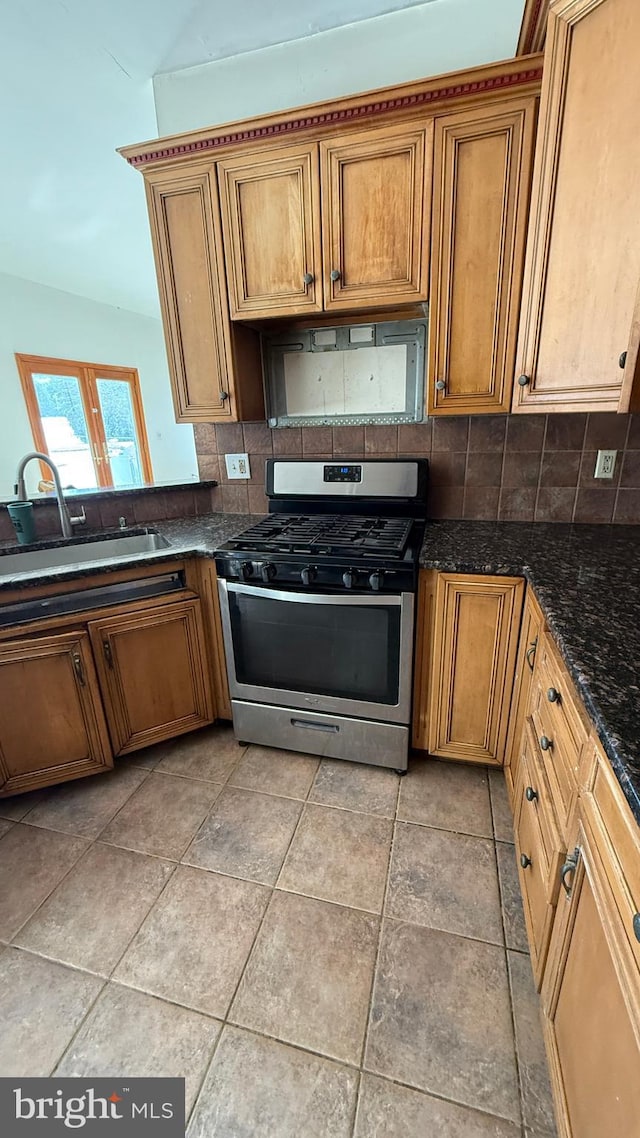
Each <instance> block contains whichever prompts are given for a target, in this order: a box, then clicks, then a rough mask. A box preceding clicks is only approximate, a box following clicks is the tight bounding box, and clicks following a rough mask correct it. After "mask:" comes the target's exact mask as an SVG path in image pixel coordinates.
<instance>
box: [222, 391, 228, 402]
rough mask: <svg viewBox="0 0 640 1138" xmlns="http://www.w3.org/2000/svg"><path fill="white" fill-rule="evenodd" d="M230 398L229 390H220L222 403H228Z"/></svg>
mask: <svg viewBox="0 0 640 1138" xmlns="http://www.w3.org/2000/svg"><path fill="white" fill-rule="evenodd" d="M228 398H229V392H228V391H221V392H220V402H221V403H226V401H227V399H228Z"/></svg>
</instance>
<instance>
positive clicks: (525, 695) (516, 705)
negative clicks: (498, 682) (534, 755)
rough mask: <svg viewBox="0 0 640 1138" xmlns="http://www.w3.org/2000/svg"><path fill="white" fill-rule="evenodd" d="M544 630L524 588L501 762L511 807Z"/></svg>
mask: <svg viewBox="0 0 640 1138" xmlns="http://www.w3.org/2000/svg"><path fill="white" fill-rule="evenodd" d="M543 628H544V618H543V616H542V612H541V611H540V607H539V605H538V602H537V601H536V599H535V596H534V595H533V592H532V590H531V588H530V587H529V588H528V589H527V595H526V598H525V603H524V612H523V614H522V628H521V630H520V641H519V643H518V656H517V659H516V674H515V679H514V682H513V695H512V697H511V707H510V709H509V731H508V734H507V746H506V751H505V759H504V767H505V770H504V773H505V776H506V782H507V790H508V791H509V797H510V799H511V805H512V806H514V795H515V787H516V783H517V781H518V765H519V762H520V755H521V748H522V746H523V741H524V726H525V716H526V714H527V708H528V706H529V697H530V693H531V683H532V680H533V671H534V668H535V662H536V655H537V649H538V643H539V639H540V634H541V632H542V629H543Z"/></svg>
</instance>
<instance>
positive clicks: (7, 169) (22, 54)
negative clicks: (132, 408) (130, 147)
mask: <svg viewBox="0 0 640 1138" xmlns="http://www.w3.org/2000/svg"><path fill="white" fill-rule="evenodd" d="M465 3H468V0H303V2H302V3H301V2H300V0H277V3H275V4H274V3H272V4H268V3H265V0H235V2H234V3H229V2H228V0H226V2H224V0H191V2H190V0H64V2H63V0H6V2H5V3H4V4H3V5H2V12H1V15H0V100H1V103H2V108H3V114H2V116H1V121H0V144H1V145H2V153H3V157H4V162H3V176H2V180H1V181H0V271H3V272H6V273H11V274H14V275H16V276H22V277H26V278H28V279H31V280H34V281H38V282H40V283H42V284H47V285H51V286H52V287H54V288H59V289H64V290H66V291H68V292H72V293H77V294H79V295H81V296H87V297H90V298H92V299H95V300H99V301H102V302H104V303H107V304H113V305H116V306H118V307H123V308H129V309H131V310H133V311H136V312H142V313H147V314H152V315H157V311H158V307H157V290H156V285H155V277H154V270H153V261H152V256H151V247H150V240H149V236H148V226H147V219H146V208H145V204H144V194H143V189H142V181H141V178H140V175H139V174H138V173H136V172H135V171H133V170H132V169H130V168H129V167H128V166H127V165H126V164H125V163H124V162H123V160H122V159H121V158H120V157H119V156H118V155H117V154H116V153H115V150H116V147H117V146H121V145H124V144H125V143H130V142H135V141H139V140H142V139H145V138H152V137H154V136H155V135H156V134H157V128H156V117H155V108H154V99H153V85H152V77H153V76H154V75H158V74H161V73H162V74H166V73H169V72H175V71H178V70H181V69H183V68H187V67H192V66H195V65H198V64H203V63H213V62H214V61H217V60H221V59H228V58H229V57H232V56H236V55H243V54H245V53H247V52H253V51H259V50H260V49H262V48H265V47H270V46H272V45H275V44H281V43H286V42H289V41H292V40H297V39H303V38H306V37H308V36H311V35H315V34H316V33H318V32H325V31H328V30H330V29H333V28H339V27H342V26H345V25H347V24H353V23H357V22H358V21H362V20H370V19H372V18H376V17H381V16H384V15H387V14H389V13H392V12H397V11H399V10H402V9H408V8H427V7H428V8H433V10H434V12H435V10H438V13H439V15H441V14H442V10H443V9H444V8H446V9H447V10H448V9H450V15H451V35H452V36H453V35H455V36H457V37H460V40H461V42H462V41H463V40H464V36H465V29H464V23H463V22H462V21H461V20H460V18H459V17H460V11H461V9H462V8H464V5H465ZM474 3H475V4H476V5H481V6H482V9H483V13H484V18H485V19H486V20H487V21H489V28H490V30H491V32H492V34H493V25H492V24H491V21H493V24H494V25H495V43H496V50H497V52H498V54H499V55H502V56H504V55H509V54H513V53H514V52H515V49H516V43H517V37H518V28H519V24H520V19H521V15H522V9H523V0H474ZM439 26H441V25H439ZM505 44H507V45H508V46H507V50H504V45H505ZM498 45H499V47H498ZM449 48H450V45H449ZM450 54H451V53H450V50H449V52H448V56H447V57H448V58H450ZM496 57H497V55H496V54H495V53H494V55H493V56H491V58H496ZM462 58H464V56H463V57H462ZM485 61H486V60H484V59H478V60H476V61H475V62H478V63H480V62H485ZM461 65H462V64H461ZM323 66H324V67H325V68H326V67H330V60H326V61H323ZM410 77H411V78H417V77H418V76H407V78H410ZM262 109H263V110H265V111H266V110H269V109H271V108H270V107H269V93H268V90H265V92H264V107H263V108H262ZM193 125H194V126H195V125H206V124H204V123H194V124H193Z"/></svg>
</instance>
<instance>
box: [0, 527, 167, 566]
mask: <svg viewBox="0 0 640 1138" xmlns="http://www.w3.org/2000/svg"><path fill="white" fill-rule="evenodd" d="M169 545H170V542H168V541H167V539H166V538H164V537H163V536H162V534H159V533H138V534H123V535H122V537H120V536H118V537H109V538H105V539H103V540H100V539H99V538H98V539H96V540H95V541H81V542H80V541H78V542H71V543H70V544H69V545H59V546H57V547H54V548H50V549H33V550H28V551H25V552H24V553H8V554H6V556H4V557H2V556H0V577H4V576H15V574H17V573H34V572H37V571H38V569H56V568H58V566H61V565H87V564H92V563H96V564H101V563H102V562H103V561H113V560H114V559H115V558H118V557H128V556H129V555H130V554H132V553H153V552H154V551H155V550H156V549H168V548H169Z"/></svg>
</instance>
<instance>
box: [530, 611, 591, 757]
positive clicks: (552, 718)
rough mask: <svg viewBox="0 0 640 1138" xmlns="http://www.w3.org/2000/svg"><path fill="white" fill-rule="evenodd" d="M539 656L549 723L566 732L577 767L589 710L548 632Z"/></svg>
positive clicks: (567, 750) (564, 736) (567, 747)
mask: <svg viewBox="0 0 640 1138" xmlns="http://www.w3.org/2000/svg"><path fill="white" fill-rule="evenodd" d="M538 657H539V667H538V672H537V679H538V683H539V684H540V686H541V688H542V690H543V693H544V701H545V706H546V710H547V712H548V714H549V723H550V725H551V728H552V730H553V732H554V734H556V735H558V736H562V741H563V746H564V750H565V754H566V756H567V759H568V761H569V763H570V765H571V767H572V769H573V770H577V768H578V757H579V755H580V751H581V750H582V747H583V746H584V744H585V743H586V741H587V739H588V737H589V731H590V724H589V721H588V718H587V715H586V712H585V710H584V707H583V704H582V701H581V699H580V697H579V696H578V694H577V692H576V690H575V688H574V686H573V683H572V682H571V679H570V677H569V673H568V672H567V670H566V668H565V666H564V663H563V662H562V660H561V658H560V655H559V653H558V650H557V648H556V646H555V644H554V643H553V641H552V640H551V638H550V636H549V634H548V633H547V632H545V633H543V635H542V637H541V640H540V650H539V653H538Z"/></svg>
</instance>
